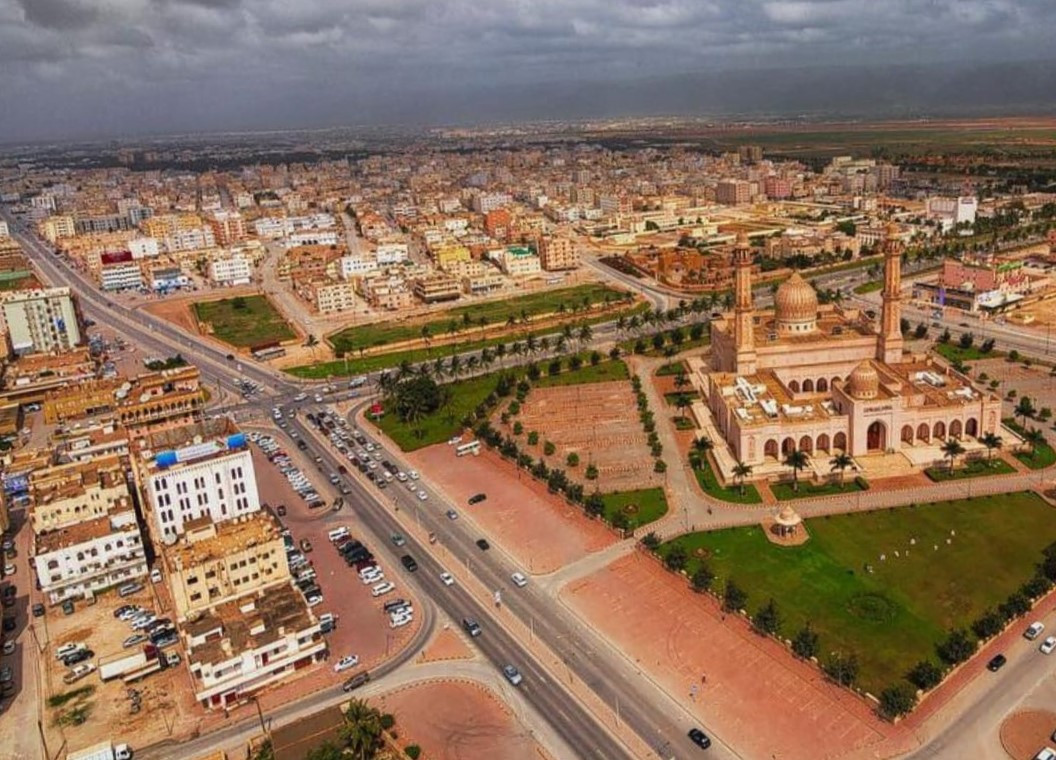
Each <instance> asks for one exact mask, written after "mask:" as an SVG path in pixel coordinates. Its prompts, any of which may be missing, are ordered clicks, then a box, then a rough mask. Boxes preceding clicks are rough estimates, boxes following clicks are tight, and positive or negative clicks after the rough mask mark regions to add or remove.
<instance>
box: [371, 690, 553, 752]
mask: <svg viewBox="0 0 1056 760" xmlns="http://www.w3.org/2000/svg"><path fill="white" fill-rule="evenodd" d="M378 707H379V709H381V710H383V711H385V712H391V713H392V714H393V715H395V716H396V730H397V732H398V733H399V737H400V740H399V742H400V744H401V746H404V747H406V746H408V745H410V744H418V745H419V746H420V747H421V748H422V756H423V757H427V758H429V760H478V758H485V757H486V758H489V759H490V760H545V758H548V757H549V755H548V754H547V753H546V751H545V750H544V749H543V748H542V746H541V745H540V744H539V743H538V742H537V741H536V740H535V738H534V737H533V736H532V735H531V733H530V732H529V731H528V730H527V729H525V727H524V726H523V725H522V724H521V723H520V722H519V721H518V720H517V719H516V718H515V717H514V715H512V714H511V712H510V710H509V708H508V707H507V706H506V705H505V704H503V703H502V702H501V701H500V700H499V699H498V697H497V696H496V695H495V694H493V693H492V692H491V691H490V690H488V689H486V688H485V687H483V686H481V685H479V684H476V683H472V682H468V681H428V682H425V683H421V684H415V685H413V686H409V687H406V688H404V689H399V690H397V691H395V692H392V693H391V694H386V695H385V696H383V697H381V698H380V699H379V700H378Z"/></svg>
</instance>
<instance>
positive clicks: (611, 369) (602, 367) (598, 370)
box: [533, 360, 631, 388]
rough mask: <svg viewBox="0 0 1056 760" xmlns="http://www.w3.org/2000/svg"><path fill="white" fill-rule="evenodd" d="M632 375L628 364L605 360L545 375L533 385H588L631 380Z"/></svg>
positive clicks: (544, 386)
mask: <svg viewBox="0 0 1056 760" xmlns="http://www.w3.org/2000/svg"><path fill="white" fill-rule="evenodd" d="M544 370H545V367H544ZM630 377H631V375H630V372H628V370H627V365H626V364H624V363H623V362H622V361H619V360H617V361H610V360H605V361H603V362H601V364H598V365H597V366H591V365H590V364H589V363H588V364H584V365H583V366H582V367H580V368H579V369H571V370H565V371H564V372H562V373H561V374H560V375H543V376H542V377H540V378H539V379H538V380H536V381H535V382H534V383H533V385H534V386H535V387H537V388H553V387H555V386H559V385H586V384H588V383H607V382H609V381H611V380H629V379H630Z"/></svg>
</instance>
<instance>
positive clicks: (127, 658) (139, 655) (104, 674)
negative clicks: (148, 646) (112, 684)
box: [98, 649, 156, 681]
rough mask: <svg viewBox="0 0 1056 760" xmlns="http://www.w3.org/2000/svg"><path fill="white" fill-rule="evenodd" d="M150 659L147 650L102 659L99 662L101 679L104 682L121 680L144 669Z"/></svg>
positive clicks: (120, 653)
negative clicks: (128, 674)
mask: <svg viewBox="0 0 1056 760" xmlns="http://www.w3.org/2000/svg"><path fill="white" fill-rule="evenodd" d="M155 656H156V655H155ZM148 659H149V658H148V657H147V652H146V650H145V649H141V650H139V651H138V652H119V653H118V654H112V655H110V656H109V657H100V658H99V660H98V670H99V678H101V679H102V680H103V681H110V680H112V679H114V678H121V677H122V676H124V675H125V674H126V673H131V672H132V671H134V670H138V669H139V668H142V667H143V666H144V665H146V664H147V660H148Z"/></svg>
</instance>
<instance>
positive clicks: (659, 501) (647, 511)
mask: <svg viewBox="0 0 1056 760" xmlns="http://www.w3.org/2000/svg"><path fill="white" fill-rule="evenodd" d="M601 499H602V502H604V504H605V512H604V514H603V517H604V519H605V520H606V522H609V523H611V524H612V525H615V526H616V527H626V528H627V529H629V530H634V529H635V528H638V527H641V526H642V525H648V524H649V523H651V522H654V521H656V520H659V519H660V518H661V517H663V516H664V515H666V514H667V498H666V497H665V496H664V490H663V489H662V488H645V489H642V490H640V491H619V492H617V493H606V494H602V495H601Z"/></svg>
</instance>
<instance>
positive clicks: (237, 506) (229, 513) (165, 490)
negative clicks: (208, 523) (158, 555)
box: [137, 433, 260, 542]
mask: <svg viewBox="0 0 1056 760" xmlns="http://www.w3.org/2000/svg"><path fill="white" fill-rule="evenodd" d="M142 456H144V457H145V456H146V455H145V454H144V455H142ZM137 466H138V468H139V473H140V482H141V484H142V486H141V488H142V491H143V494H144V495H145V497H146V500H147V503H148V505H149V507H150V510H149V511H150V514H151V517H152V519H153V522H154V527H155V530H157V535H158V536H159V537H160V538H161V540H162V541H163V542H165V541H169V542H171V541H174V540H176V539H177V538H178V537H179V536H180V535H182V534H183V532H184V524H185V523H186V522H188V521H190V520H196V519H198V518H200V517H203V516H205V515H208V516H209V518H210V519H212V520H213V521H214V522H221V521H222V520H230V519H232V518H234V517H238V516H240V515H244V514H249V513H250V512H256V511H257V510H259V509H260V496H259V494H258V493H257V478H256V474H255V472H254V470H253V459H252V457H251V456H250V453H249V447H248V445H247V443H246V437H245V435H244V434H242V433H231V434H228V435H224V436H222V437H218V438H213V437H211V438H210V439H208V440H204V441H199V442H194V443H190V445H185V446H182V447H180V448H177V449H170V450H164V451H158V452H157V453H156V454H154V456H153V458H150V459H147V458H141V459H139V460H138V461H137Z"/></svg>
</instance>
